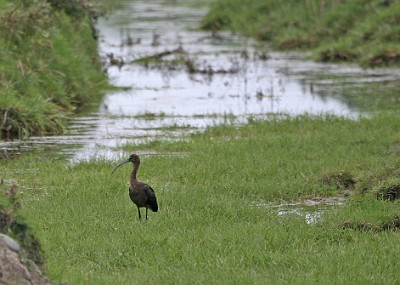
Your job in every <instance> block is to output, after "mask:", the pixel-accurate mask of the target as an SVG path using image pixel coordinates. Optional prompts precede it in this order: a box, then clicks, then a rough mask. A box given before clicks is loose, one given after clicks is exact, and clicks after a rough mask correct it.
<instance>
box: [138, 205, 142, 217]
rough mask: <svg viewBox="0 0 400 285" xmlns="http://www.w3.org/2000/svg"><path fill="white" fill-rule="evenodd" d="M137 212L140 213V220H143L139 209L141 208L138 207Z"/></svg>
mask: <svg viewBox="0 0 400 285" xmlns="http://www.w3.org/2000/svg"><path fill="white" fill-rule="evenodd" d="M137 211H138V213H139V220H141V219H142V216H141V215H140V209H139V207H137Z"/></svg>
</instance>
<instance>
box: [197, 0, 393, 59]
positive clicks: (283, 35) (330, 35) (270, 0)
mask: <svg viewBox="0 0 400 285" xmlns="http://www.w3.org/2000/svg"><path fill="white" fill-rule="evenodd" d="M399 15H400V3H399V2H398V1H367V0H361V1H354V0H346V1H336V0H330V1H325V0H313V1H309V0H302V1H297V0H290V1H274V0H259V1H254V0H244V1H242V0H214V1H212V4H211V9H210V12H209V13H208V15H207V16H206V17H205V18H204V20H203V23H202V27H203V28H205V29H209V30H212V31H214V32H217V31H218V30H221V29H231V30H234V31H239V32H241V33H244V34H245V35H248V36H252V37H255V38H257V39H260V40H264V41H267V42H268V43H270V44H271V45H272V46H273V47H275V48H278V49H312V50H314V51H315V57H316V58H318V59H320V60H324V61H354V62H357V63H360V64H362V65H370V66H382V65H397V66H398V65H399V63H400V37H399V28H398V27H399V25H398V24H399Z"/></svg>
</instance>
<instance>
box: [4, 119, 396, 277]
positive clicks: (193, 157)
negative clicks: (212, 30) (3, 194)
mask: <svg viewBox="0 0 400 285" xmlns="http://www.w3.org/2000/svg"><path fill="white" fill-rule="evenodd" d="M399 128H400V118H399V117H396V116H392V115H387V116H386V115H379V116H377V117H374V118H371V119H361V120H359V121H352V120H345V119H340V118H333V117H317V118H311V117H307V116H304V117H299V118H293V119H282V120H271V121H264V122H258V121H249V124H247V125H245V126H240V127H236V126H218V127H213V128H210V129H208V130H207V131H206V132H205V133H202V134H196V135H193V136H191V137H190V138H189V140H188V141H185V142H164V141H157V142H152V143H148V144H143V145H135V146H129V145H128V146H125V148H126V150H127V154H129V153H132V152H137V153H138V154H140V155H141V158H142V164H141V168H140V169H139V174H138V178H139V180H141V181H144V182H147V183H149V184H150V185H151V186H152V187H153V188H154V189H155V191H156V195H157V198H158V201H159V206H160V210H159V212H158V213H152V212H150V213H149V221H148V222H145V221H142V222H140V221H139V220H138V217H137V210H136V207H135V206H134V205H133V204H132V202H131V201H130V200H129V197H128V176H129V173H130V171H131V166H129V167H128V166H124V167H123V168H120V169H118V171H117V172H116V173H114V174H113V175H111V170H112V169H113V167H114V166H115V165H116V164H117V163H118V161H114V162H109V161H104V160H98V161H91V162H81V163H79V164H74V165H67V164H66V163H65V162H64V161H62V160H57V159H52V158H45V157H42V158H41V159H38V158H37V157H29V156H28V155H25V156H24V157H23V158H22V159H18V160H10V161H4V163H2V164H1V166H0V173H2V175H3V176H4V178H7V179H12V180H15V181H18V184H19V187H20V189H21V190H22V193H20V194H19V197H18V199H19V201H20V202H21V205H22V208H21V210H20V211H21V214H22V215H23V216H24V217H25V218H26V220H27V222H28V224H29V226H30V228H31V230H32V231H33V233H34V234H35V235H36V237H37V238H38V239H39V240H40V242H41V245H42V248H43V251H44V257H45V260H46V273H47V274H48V276H49V277H50V278H51V279H52V280H53V281H56V282H57V281H65V280H67V281H69V282H71V283H72V284H144V283H147V284H156V283H157V284H317V283H319V284H321V283H322V284H367V283H368V284H383V283H384V284H398V265H397V264H398V261H399V257H398V252H399V250H400V243H399V233H398V230H396V221H397V219H398V217H399V214H400V213H399V208H398V205H399V204H398V202H386V201H381V200H377V199H376V195H375V194H376V192H377V191H378V190H379V189H380V188H381V187H384V186H388V185H391V184H398V183H400V181H399V180H400V178H399V169H400V156H399V152H400V134H399V133H398V130H399ZM150 151H151V152H153V151H157V153H158V154H157V155H145V154H146V153H148V152H150ZM122 159H126V158H125V157H124V158H121V160H122ZM350 180H351V181H354V182H355V185H354V188H353V187H351V185H350V186H349V185H348V184H346V183H345V182H346V181H350ZM343 191H351V195H350V196H349V197H348V198H347V202H346V204H345V205H343V206H335V207H332V208H331V209H330V212H329V213H325V214H324V215H323V216H322V218H321V219H320V220H318V222H317V223H315V224H307V223H306V219H305V217H304V216H302V215H297V214H296V213H288V214H287V215H278V212H277V208H276V207H274V206H276V205H278V204H280V203H283V202H284V201H303V200H304V199H310V198H314V197H340V196H342V195H343ZM304 207H306V206H304ZM307 209H308V210H309V211H316V210H317V209H315V207H309V208H307ZM142 213H143V210H142Z"/></svg>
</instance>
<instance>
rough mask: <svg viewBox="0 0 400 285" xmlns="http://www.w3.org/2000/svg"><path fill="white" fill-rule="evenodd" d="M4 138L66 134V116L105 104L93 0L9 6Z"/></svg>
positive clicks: (1, 69)
mask: <svg viewBox="0 0 400 285" xmlns="http://www.w3.org/2000/svg"><path fill="white" fill-rule="evenodd" d="M2 4H3V6H4V9H1V12H0V26H1V27H2V28H1V30H0V43H1V44H0V47H1V48H0V49H1V53H0V61H1V62H2V64H1V66H0V74H1V78H0V79H1V83H2V85H1V88H0V94H1V95H0V138H2V139H4V138H10V137H11V138H14V137H27V136H31V135H42V134H49V133H50V134H54V133H60V132H62V130H63V128H64V123H65V117H66V116H67V115H69V114H70V113H72V112H74V111H76V110H77V109H80V108H82V106H84V105H87V104H88V103H90V102H93V101H96V99H97V100H99V98H101V93H100V92H99V90H100V89H101V88H104V87H105V86H106V84H107V83H106V76H105V74H104V73H103V72H102V65H101V62H100V60H99V58H98V55H97V42H96V39H95V33H94V29H93V22H92V20H93V18H92V17H94V16H95V15H93V13H95V10H93V7H92V6H91V5H89V4H88V2H87V1H75V2H74V3H70V4H68V3H67V4H65V3H64V4H63V3H62V2H60V1H51V0H48V1H44V0H40V1H19V0H18V1H3V2H2Z"/></svg>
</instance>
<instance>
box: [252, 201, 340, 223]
mask: <svg viewBox="0 0 400 285" xmlns="http://www.w3.org/2000/svg"><path fill="white" fill-rule="evenodd" d="M345 203H346V199H345V198H343V197H317V198H312V199H308V200H303V201H299V202H282V203H257V204H255V206H256V207H262V208H268V209H274V210H275V211H276V213H277V215H278V216H280V217H286V216H290V215H296V216H300V217H304V220H305V222H306V223H307V224H316V223H318V222H320V221H321V220H322V219H323V216H324V215H325V214H328V213H330V212H332V211H334V210H335V209H336V208H337V207H338V206H342V205H344V204H345Z"/></svg>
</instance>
